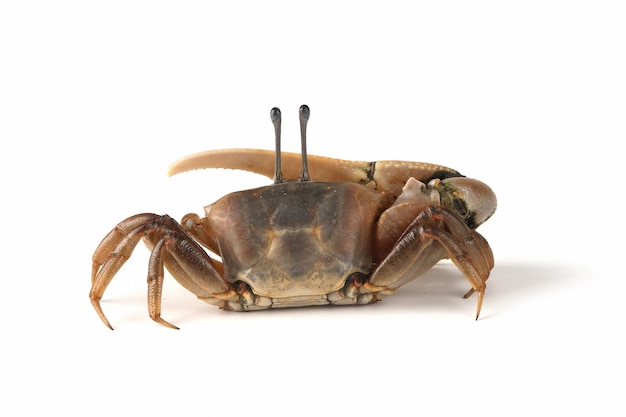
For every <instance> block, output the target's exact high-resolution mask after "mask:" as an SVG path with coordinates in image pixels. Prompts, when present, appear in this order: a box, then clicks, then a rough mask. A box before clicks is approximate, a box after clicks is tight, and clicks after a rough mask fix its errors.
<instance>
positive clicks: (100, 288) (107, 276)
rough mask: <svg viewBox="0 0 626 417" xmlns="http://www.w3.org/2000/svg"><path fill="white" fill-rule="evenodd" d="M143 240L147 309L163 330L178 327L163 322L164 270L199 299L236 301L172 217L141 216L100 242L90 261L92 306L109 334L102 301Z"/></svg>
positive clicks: (209, 260)
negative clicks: (146, 250)
mask: <svg viewBox="0 0 626 417" xmlns="http://www.w3.org/2000/svg"><path fill="white" fill-rule="evenodd" d="M141 238H143V240H144V242H145V243H146V245H147V246H148V248H149V249H151V251H152V253H151V255H150V261H149V266H148V309H149V313H150V317H151V318H152V319H153V320H155V321H156V322H158V323H161V324H163V325H165V326H168V327H172V328H176V326H174V325H172V324H170V323H168V322H167V321H165V320H163V319H161V317H160V314H161V292H162V287H163V276H164V268H163V267H164V266H165V267H167V269H168V270H169V271H170V272H171V273H172V275H173V276H174V278H175V279H176V280H177V281H178V282H179V283H180V284H181V285H183V287H185V288H186V289H188V290H189V291H191V292H193V293H194V294H196V295H197V296H199V297H206V296H208V295H213V296H222V297H224V298H228V297H232V296H234V295H233V294H234V291H232V288H231V286H230V284H228V283H227V282H226V281H225V280H224V279H223V278H222V276H221V274H220V273H219V272H218V270H217V269H216V268H215V266H214V262H215V261H213V260H212V259H211V258H210V257H209V256H208V255H207V254H206V252H204V250H203V249H202V248H201V247H200V245H199V244H197V243H196V242H195V241H194V240H193V239H192V238H191V237H190V236H189V235H188V234H187V233H186V232H185V231H184V230H183V229H182V227H181V226H180V225H179V224H178V223H176V222H175V221H174V220H173V219H172V218H171V217H169V216H167V215H165V216H159V215H156V214H141V215H137V216H133V217H130V218H128V219H126V220H124V221H122V222H121V223H120V224H118V225H117V226H116V227H115V228H114V229H113V230H112V231H111V232H110V233H109V234H108V235H107V236H106V237H105V239H104V240H103V241H102V243H101V244H100V245H99V246H98V248H97V249H96V252H95V253H94V256H93V269H92V288H91V292H90V294H89V296H90V299H91V302H92V304H93V306H94V308H95V310H96V312H97V313H98V315H99V316H100V318H101V319H102V321H103V322H104V324H105V325H107V326H108V327H109V328H111V329H112V326H111V324H110V323H109V321H108V320H107V318H106V317H105V315H104V313H103V311H102V308H101V306H100V300H101V299H102V296H103V294H104V291H105V290H106V287H107V286H108V285H109V283H110V282H111V280H112V279H113V277H114V276H115V274H116V273H117V272H118V271H119V269H120V268H121V266H122V265H123V264H124V263H125V262H126V260H127V259H128V258H129V257H130V255H131V254H132V251H133V249H134V248H135V246H136V245H137V243H138V241H139V240H141Z"/></svg>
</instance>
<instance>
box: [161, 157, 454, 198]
mask: <svg viewBox="0 0 626 417" xmlns="http://www.w3.org/2000/svg"><path fill="white" fill-rule="evenodd" d="M275 161H276V156H275V152H274V151H269V150H261V149H219V150H211V151H205V152H199V153H196V154H193V155H189V156H186V157H184V158H181V159H179V160H178V161H176V162H174V163H173V164H172V165H171V166H170V167H169V169H168V175H174V174H178V173H181V172H185V171H191V170H194V169H203V168H228V169H241V170H244V171H250V172H254V173H257V174H261V175H265V176H266V177H268V178H272V177H273V176H274V167H275ZM308 163H309V171H310V175H311V179H313V180H315V181H333V182H342V181H343V182H356V183H359V184H363V185H365V186H367V187H370V188H374V189H376V190H378V191H381V192H384V193H391V194H395V195H399V194H400V192H401V191H402V187H403V186H404V184H405V183H406V180H407V179H408V178H410V177H413V178H415V179H417V180H419V181H421V182H426V183H427V182H428V181H430V180H431V179H433V178H440V179H443V178H449V177H460V176H461V174H459V173H458V172H457V171H455V170H453V169H451V168H447V167H444V166H441V165H435V164H428V163H423V162H405V161H379V162H365V161H347V160H343V159H335V158H327V157H323V156H316V155H309V156H308ZM301 166H302V157H301V155H300V154H297V153H290V152H283V153H282V170H283V174H284V176H285V178H286V179H295V178H298V176H299V175H300V169H301Z"/></svg>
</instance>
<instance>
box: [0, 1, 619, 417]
mask: <svg viewBox="0 0 626 417" xmlns="http://www.w3.org/2000/svg"><path fill="white" fill-rule="evenodd" d="M250 3H252V2H240V3H237V2H215V4H212V5H206V4H203V2H191V3H185V4H182V2H174V3H170V2H135V1H124V2H105V3H101V4H99V5H94V4H92V2H41V3H34V2H19V3H18V2H13V3H10V4H6V3H3V5H2V6H0V60H2V64H1V65H0V115H1V116H0V119H1V120H0V137H1V138H2V140H1V145H0V146H1V147H2V150H1V152H0V155H1V156H2V159H3V161H2V164H0V166H1V169H2V174H3V175H2V178H3V180H2V184H3V185H2V194H3V198H2V201H3V203H2V205H1V210H2V217H3V219H4V226H3V232H4V233H3V239H2V247H3V250H2V253H3V264H4V268H5V270H4V274H3V278H2V279H1V280H0V314H1V317H2V319H3V326H2V332H1V334H2V343H1V344H0V352H1V356H0V357H1V359H0V368H1V369H2V371H1V373H0V375H1V376H0V380H1V381H2V382H3V386H4V388H3V392H4V394H3V395H2V398H3V400H2V401H1V402H0V414H2V415H32V413H33V412H45V413H46V414H49V413H50V412H53V411H54V412H57V411H59V412H61V411H62V412H64V413H65V414H69V413H71V412H78V411H80V412H82V413H85V412H87V413H89V414H90V415H114V414H115V415H117V414H119V415H127V414H131V413H134V414H139V413H141V414H142V415H148V414H151V415H190V414H192V413H194V414H196V415H198V414H200V415H201V414H208V415H217V414H218V413H228V414H229V415H244V414H257V413H263V414H266V413H271V414H273V415H320V414H326V413H330V414H332V415H339V414H340V413H341V414H344V415H347V414H349V415H356V414H357V413H359V414H372V415H373V414H379V415H400V414H418V413H419V414H421V415H429V416H432V415H452V413H455V414H461V413H463V414H467V415H469V414H474V413H476V414H480V415H498V416H499V415H528V414H530V413H532V415H554V414H556V413H558V414H559V415H568V414H570V413H571V412H573V411H577V412H579V413H580V414H586V415H591V414H593V415H603V416H606V415H623V413H624V411H625V408H624V402H623V399H621V398H620V397H619V396H620V395H621V394H622V391H623V383H622V382H623V378H624V372H625V371H626V367H625V364H624V348H625V347H626V345H625V343H624V341H623V318H624V316H625V314H624V313H625V310H624V301H623V300H624V292H625V291H624V290H625V288H624V270H623V267H622V265H621V262H620V261H621V260H622V259H623V257H624V254H625V253H624V249H625V246H626V245H624V241H623V239H624V232H625V230H624V229H625V228H624V220H623V207H624V205H623V202H622V200H623V192H622V188H623V187H622V186H623V184H622V182H623V178H624V174H623V168H622V167H621V164H622V163H623V162H622V160H623V154H624V153H623V151H621V150H618V145H620V144H621V143H622V142H623V141H624V137H625V135H624V134H625V133H626V132H625V130H626V129H625V124H624V114H625V111H626V105H625V101H624V97H626V85H625V79H626V78H625V77H624V74H626V64H625V61H624V53H623V52H624V47H625V45H624V40H625V39H626V33H625V30H624V18H625V17H626V16H625V15H624V11H623V10H622V8H621V7H620V6H619V2H603V1H595V2H555V1H540V2H534V1H530V2H523V3H520V4H519V5H518V6H510V5H508V4H509V3H508V2H507V3H506V4H507V5H504V4H503V3H502V2H424V3H422V2H419V3H415V2H412V4H411V6H408V2H407V5H405V4H403V3H402V2H394V1H391V2H385V3H384V6H383V5H382V4H378V3H377V4H375V5H374V4H368V3H364V2H360V3H355V4H354V5H348V4H344V3H343V2H332V3H327V2H309V3H307V4H296V3H295V2H273V1H270V2H267V1H263V2H255V3H254V4H250ZM302 103H306V104H308V105H309V106H310V107H311V112H312V116H311V120H310V123H309V133H310V145H309V152H310V153H315V154H324V155H330V156H337V157H343V158H349V159H363V160H376V159H413V160H423V161H429V162H437V163H441V164H444V165H448V166H452V167H454V168H456V169H458V170H460V171H461V172H463V173H464V174H466V175H468V176H473V177H476V178H480V179H482V180H483V181H485V182H487V183H488V184H490V185H491V186H492V187H493V189H494V190H495V192H496V193H497V195H498V198H499V207H498V211H497V212H496V214H495V216H494V217H493V218H492V219H491V220H490V221H489V222H488V223H487V224H485V225H484V226H483V227H482V228H481V231H482V233H483V234H484V236H486V237H487V239H488V240H489V242H490V243H491V245H492V247H493V249H494V252H495V255H496V267H495V269H494V270H493V273H492V275H491V278H490V280H489V286H488V291H487V295H486V299H485V304H484V306H483V312H482V316H481V320H479V321H478V322H475V321H474V320H473V313H474V308H475V298H472V299H470V300H463V299H462V298H461V295H462V294H463V293H464V291H465V290H466V289H467V283H466V282H464V280H463V279H462V277H461V276H460V275H459V273H458V272H457V271H456V269H455V268H453V267H452V266H450V265H449V264H442V265H440V266H438V267H436V268H435V269H434V270H433V271H432V272H431V273H429V274H428V275H427V276H425V277H423V278H422V279H421V280H418V281H415V282H413V283H412V284H410V285H408V286H406V287H405V288H403V289H402V290H400V291H399V292H398V294H397V295H395V296H394V297H389V298H387V299H386V300H385V301H384V302H382V303H379V304H377V305H374V306H368V307H348V308H309V309H291V310H283V311H269V312H259V313H249V314H237V313H225V312H221V311H219V310H217V309H215V308H213V307H212V306H209V305H206V304H204V303H202V302H200V301H197V300H196V299H195V298H194V296H193V295H191V294H189V293H187V292H185V291H184V290H182V289H181V288H180V286H179V285H178V284H177V283H176V282H174V281H173V279H167V280H166V290H165V291H164V306H163V316H164V317H165V318H166V319H167V320H170V321H171V322H173V323H175V324H177V325H179V326H180V327H181V329H182V330H180V331H173V330H170V329H166V328H164V327H162V326H159V325H157V324H155V323H153V322H152V321H151V320H150V319H149V318H148V316H147V308H146V301H145V274H146V265H147V260H148V251H147V250H145V249H144V248H138V250H137V251H136V253H135V256H134V257H133V258H132V259H131V260H130V261H129V262H128V264H127V265H126V266H125V267H124V268H123V269H122V271H121V272H120V274H119V276H118V277H117V278H116V279H115V280H114V281H113V283H112V284H111V286H110V288H109V291H108V292H107V293H106V294H105V300H104V301H103V308H104V311H105V313H106V314H107V315H108V317H109V319H110V320H111V322H112V324H113V326H114V327H115V328H116V330H115V331H113V332H111V331H110V330H108V329H107V328H105V327H104V326H103V325H102V323H101V322H100V320H99V319H98V317H97V316H96V314H95V312H94V311H93V309H92V307H91V305H90V303H89V300H88V297H87V294H88V291H89V285H90V283H89V275H90V268H91V254H92V252H93V250H94V249H95V247H96V245H97V244H98V242H99V241H100V239H101V238H102V237H103V236H104V235H105V234H106V233H107V232H108V231H109V230H110V229H111V228H112V227H113V226H114V225H115V224H116V223H117V222H118V221H120V220H122V219H123V218H125V217H126V216H129V215H131V214H134V213H138V212H143V211H153V212H156V213H169V214H170V215H172V216H174V217H175V218H180V217H181V216H182V215H183V214H185V213H187V212H191V211H195V212H200V211H201V207H202V206H203V205H204V204H207V203H209V202H211V201H213V200H215V199H217V198H218V197H219V196H221V195H222V194H224V193H227V192H229V191H233V190H237V189H240V188H244V187H251V186H257V185H261V184H267V183H268V181H267V180H265V179H261V178H258V177H256V176H253V175H248V174H241V175H239V174H236V173H228V172H224V171H214V172H213V171H205V172H199V173H191V174H188V175H187V174H185V175H180V176H178V177H174V178H167V177H166V176H165V169H166V168H167V166H168V164H169V163H171V162H172V161H174V160H175V159H177V158H179V157H181V156H183V155H186V154H189V153H192V152H196V151H200V150H204V149H211V148H225V147H259V148H269V149H271V148H272V146H273V131H272V126H271V124H270V121H269V109H270V108H271V107H272V106H276V105H278V106H280V107H281V108H282V110H283V133H284V149H285V150H297V149H298V146H299V145H298V127H297V109H298V106H299V105H300V104H302ZM8 410H10V411H8Z"/></svg>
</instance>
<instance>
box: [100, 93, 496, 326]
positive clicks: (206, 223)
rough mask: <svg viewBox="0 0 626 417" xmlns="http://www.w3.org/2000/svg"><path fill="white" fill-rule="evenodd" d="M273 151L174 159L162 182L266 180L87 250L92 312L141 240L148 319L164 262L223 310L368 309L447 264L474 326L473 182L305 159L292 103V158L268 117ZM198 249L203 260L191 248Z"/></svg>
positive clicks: (489, 207) (424, 167) (489, 196)
mask: <svg viewBox="0 0 626 417" xmlns="http://www.w3.org/2000/svg"><path fill="white" fill-rule="evenodd" d="M270 116H271V119H272V123H273V124H274V131H275V137H276V151H275V152H271V151H266V150H256V149H224V150H212V151H206V152H201V153H197V154H194V155H190V156H187V157H184V158H182V159H180V160H178V161H177V162H175V163H174V164H173V165H171V166H170V167H169V172H168V174H169V175H174V174H178V173H181V172H184V171H188V170H194V169H200V168H230V169H240V170H246V171H251V172H255V173H258V174H262V175H265V176H267V177H270V178H272V177H273V179H274V184H272V185H268V186H265V187H260V188H255V189H251V190H245V191H238V192H234V193H232V194H228V195H226V196H224V197H222V198H220V199H219V200H217V201H216V202H215V203H213V204H210V205H208V206H206V207H205V208H204V212H205V217H200V216H198V215H197V214H187V215H185V216H184V217H183V218H182V221H181V222H180V224H179V223H177V222H176V221H175V220H173V219H172V218H171V217H169V216H168V215H157V214H151V213H144V214H137V215H135V216H131V217H129V218H127V219H126V220H123V221H122V222H120V223H119V224H118V225H117V226H115V227H114V228H113V230H111V232H109V234H108V235H106V236H105V237H104V239H103V240H102V242H101V243H100V245H99V246H98V247H97V249H96V251H95V253H94V254H93V269H92V274H91V283H92V286H91V292H90V294H89V297H90V299H91V303H92V304H93V307H94V308H95V310H96V312H97V313H98V315H99V316H100V318H101V319H102V321H103V322H104V324H106V325H107V326H108V327H109V328H111V329H112V328H113V327H112V326H111V324H110V323H109V321H108V319H107V318H106V317H105V315H104V313H103V311H102V308H101V306H100V300H101V299H102V296H103V294H104V292H105V290H106V288H107V286H108V285H109V283H110V282H111V280H112V279H113V277H114V276H115V274H116V273H117V272H118V270H119V269H120V268H121V267H122V265H123V264H124V263H125V262H126V260H127V259H128V258H129V257H130V256H131V254H132V252H133V249H134V248H135V246H136V245H137V244H138V243H139V241H141V240H143V242H144V243H145V244H146V245H147V246H148V248H149V249H150V251H151V254H150V260H149V262H148V310H149V314H150V317H151V318H152V319H153V320H154V321H156V322H158V323H160V324H162V325H165V326H167V327H171V328H175V329H177V327H176V326H174V325H173V324H171V323H169V322H167V321H166V320H165V319H163V318H162V317H161V293H162V288H163V278H164V267H165V268H167V270H168V271H169V272H170V274H171V275H172V276H173V277H174V278H175V279H176V280H177V281H178V282H179V283H180V284H181V285H182V286H183V287H185V288H186V289H187V290H189V291H191V292H192V293H194V294H195V295H196V296H197V297H198V298H199V299H201V300H203V301H206V302H207V303H210V304H213V305H215V306H217V307H220V308H222V309H224V310H232V311H251V310H261V309H269V308H279V307H300V306H311V305H324V304H340V305H346V304H370V303H374V302H376V301H379V300H381V299H382V298H383V297H384V296H386V295H389V294H391V293H393V292H394V291H395V290H396V289H398V288H399V287H400V286H402V285H404V284H406V283H408V282H410V281H412V280H413V279H415V278H416V277H418V276H420V275H422V274H424V273H425V272H427V271H428V270H429V269H430V268H432V267H433V266H434V265H435V264H436V263H437V262H439V261H440V260H442V259H445V258H449V259H450V260H452V262H454V264H455V265H456V266H457V268H458V269H459V270H460V271H461V273H462V274H463V275H464V276H465V278H466V279H467V281H468V282H469V284H470V286H471V289H470V290H469V291H468V292H467V294H465V297H466V298H467V297H469V296H470V295H471V294H473V293H474V292H476V293H477V294H478V305H477V307H476V319H478V316H479V314H480V310H481V306H482V303H483V299H484V297H485V289H486V285H485V281H487V278H488V277H489V273H490V271H491V269H492V268H493V265H494V261H493V253H492V251H491V248H490V247H489V244H488V243H487V241H486V240H485V238H483V237H482V236H481V235H480V234H479V233H478V232H476V230H475V229H476V228H477V227H478V226H479V225H481V224H482V223H484V222H485V221H486V220H487V219H488V218H489V217H491V215H492V214H493V213H494V211H495V209H496V197H495V194H494V193H493V191H492V190H491V189H490V188H489V187H488V186H487V185H485V184H484V183H482V182H480V181H478V180H475V179H470V178H466V177H464V176H462V175H461V174H460V173H459V172H457V171H455V170H453V169H450V168H447V167H444V166H441V165H434V164H429V163H422V162H404V161H378V162H356V161H346V160H340V159H332V158H326V157H321V156H313V155H310V156H307V153H306V126H307V122H308V120H309V116H310V110H309V107H307V106H305V105H303V106H301V107H300V133H301V141H302V153H301V155H298V154H296V153H287V152H285V153H281V151H280V144H281V142H280V139H281V112H280V110H279V109H278V108H273V109H272V110H271V112H270ZM203 247H204V248H206V249H208V250H209V251H210V252H211V253H212V255H209V254H207V252H206V251H205V250H204V249H203Z"/></svg>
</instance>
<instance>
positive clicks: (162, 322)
mask: <svg viewBox="0 0 626 417" xmlns="http://www.w3.org/2000/svg"><path fill="white" fill-rule="evenodd" d="M152 320H154V321H156V322H157V323H159V324H161V325H163V326H165V327H169V328H170V329H174V330H180V328H179V327H178V326H175V325H173V324H172V323H170V322H169V321H167V320H165V319H162V318H161V316H158V317H153V318H152Z"/></svg>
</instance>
